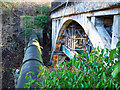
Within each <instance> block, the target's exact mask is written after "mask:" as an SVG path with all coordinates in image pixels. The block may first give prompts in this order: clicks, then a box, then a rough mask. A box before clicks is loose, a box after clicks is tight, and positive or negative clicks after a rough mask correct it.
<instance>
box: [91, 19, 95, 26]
mask: <svg viewBox="0 0 120 90" xmlns="http://www.w3.org/2000/svg"><path fill="white" fill-rule="evenodd" d="M91 22H92V23H93V25H95V17H91Z"/></svg>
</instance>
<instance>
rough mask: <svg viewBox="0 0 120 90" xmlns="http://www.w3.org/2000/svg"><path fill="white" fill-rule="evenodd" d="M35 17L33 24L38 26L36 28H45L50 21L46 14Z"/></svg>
mask: <svg viewBox="0 0 120 90" xmlns="http://www.w3.org/2000/svg"><path fill="white" fill-rule="evenodd" d="M34 18H35V22H34V24H35V25H36V26H37V27H38V28H42V29H43V30H45V29H46V27H47V26H48V24H47V23H48V22H49V21H50V17H48V16H46V15H37V16H35V17H34Z"/></svg>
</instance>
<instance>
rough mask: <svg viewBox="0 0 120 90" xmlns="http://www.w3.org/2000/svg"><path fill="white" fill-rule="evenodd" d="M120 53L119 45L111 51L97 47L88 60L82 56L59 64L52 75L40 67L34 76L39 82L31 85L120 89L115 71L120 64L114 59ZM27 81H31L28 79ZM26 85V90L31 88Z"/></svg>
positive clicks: (49, 71)
mask: <svg viewBox="0 0 120 90" xmlns="http://www.w3.org/2000/svg"><path fill="white" fill-rule="evenodd" d="M119 44H120V42H119ZM117 45H118V44H117ZM119 51H120V46H119V45H118V46H117V48H116V49H113V50H111V51H110V50H109V49H99V47H98V48H95V49H93V50H92V52H91V53H90V56H88V55H87V54H84V53H82V54H81V55H78V56H76V55H75V56H74V58H73V59H72V60H70V61H69V62H64V63H60V64H59V67H56V68H54V70H52V71H51V70H49V69H48V68H46V67H45V66H40V70H41V71H40V72H39V74H38V75H37V78H38V80H35V79H34V84H35V85H37V86H39V88H120V78H119V77H120V75H119V73H120V71H119V72H118V71H117V70H118V67H117V66H116V67H114V66H115V65H114V64H115V63H118V62H119V61H118V60H117V61H114V59H115V58H116V59H119V57H120V52H119ZM119 65H120V63H119ZM119 68H120V67H119ZM113 69H114V71H113ZM116 72H117V73H116ZM111 73H112V74H111ZM26 77H27V79H28V80H29V81H33V79H32V78H31V77H30V76H29V75H27V76H26ZM28 77H30V78H28ZM29 81H28V83H26V84H25V87H27V88H30V87H31V85H32V87H33V83H30V84H29Z"/></svg>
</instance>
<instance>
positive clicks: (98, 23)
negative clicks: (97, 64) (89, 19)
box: [95, 18, 111, 49]
mask: <svg viewBox="0 0 120 90" xmlns="http://www.w3.org/2000/svg"><path fill="white" fill-rule="evenodd" d="M95 27H96V29H97V32H98V33H99V35H100V37H101V39H102V41H103V43H104V45H105V48H109V49H110V46H111V37H110V35H109V34H108V32H107V31H106V29H105V27H104V21H103V20H102V18H95Z"/></svg>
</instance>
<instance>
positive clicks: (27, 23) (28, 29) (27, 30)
mask: <svg viewBox="0 0 120 90" xmlns="http://www.w3.org/2000/svg"><path fill="white" fill-rule="evenodd" d="M23 19H24V23H23V30H24V34H25V37H26V38H28V37H29V36H30V35H31V33H32V30H33V26H34V22H33V17H31V16H24V17H23Z"/></svg>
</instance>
